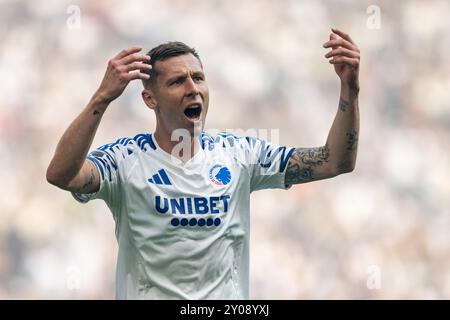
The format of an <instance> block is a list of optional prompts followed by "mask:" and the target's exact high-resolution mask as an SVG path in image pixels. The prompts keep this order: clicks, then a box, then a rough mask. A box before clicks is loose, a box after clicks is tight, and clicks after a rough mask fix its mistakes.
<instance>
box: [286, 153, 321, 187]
mask: <svg viewBox="0 0 450 320" xmlns="http://www.w3.org/2000/svg"><path fill="white" fill-rule="evenodd" d="M329 157H330V149H329V148H328V145H327V144H326V145H325V146H323V147H318V148H297V149H295V150H294V153H293V154H292V156H291V158H290V159H289V163H288V167H287V169H286V175H285V183H286V184H287V185H291V184H296V183H304V182H309V181H314V180H316V179H317V178H318V177H316V176H315V172H314V169H315V168H318V167H321V166H323V165H324V164H325V163H326V162H328V158H329Z"/></svg>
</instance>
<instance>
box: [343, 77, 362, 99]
mask: <svg viewBox="0 0 450 320" xmlns="http://www.w3.org/2000/svg"><path fill="white" fill-rule="evenodd" d="M358 94H359V81H358V80H354V81H350V82H343V81H341V97H343V98H344V99H346V100H354V99H357V98H358Z"/></svg>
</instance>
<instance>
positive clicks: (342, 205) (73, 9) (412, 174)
mask: <svg viewBox="0 0 450 320" xmlns="http://www.w3.org/2000/svg"><path fill="white" fill-rule="evenodd" d="M371 5H376V6H378V8H379V9H380V11H379V13H380V15H378V14H377V11H376V9H377V7H375V9H373V8H374V7H370V6H371ZM373 10H375V11H373ZM449 16H450V2H449V1H446V0H442V1H420V0H414V1H413V0H410V1H401V2H400V1H376V2H375V1H356V0H354V1H312V0H311V1H300V0H291V1H288V0H283V1H274V0H258V1H256V0H254V1H250V0H239V1H237V0H227V1H217V0H216V1H212V0H211V1H184V0H179V1H165V0H164V1H163V0H153V1H149V0H145V1H134V0H133V1H132V0H127V1H77V0H73V1H61V0H39V1H20V0H11V1H8V0H0V26H1V27H0V75H1V85H0V166H1V168H2V170H1V178H0V186H1V195H0V197H1V201H0V298H2V299H43V298H48V299H81V298H87V299H111V298H114V286H115V285H114V281H115V263H116V254H117V244H116V240H115V237H114V223H113V219H112V216H111V214H110V212H109V210H108V208H107V207H106V205H105V204H104V203H103V202H101V201H93V202H91V203H89V204H88V205H81V204H79V203H77V202H76V201H75V200H74V199H73V198H72V197H71V195H70V194H69V193H67V192H64V191H61V190H59V189H57V188H55V187H53V186H51V185H49V184H48V183H47V182H46V179H45V171H46V168H47V165H48V163H49V161H50V159H51V157H52V155H53V152H54V149H55V147H56V144H57V141H58V140H59V138H60V136H61V135H62V133H63V131H64V130H65V128H66V127H67V126H68V125H69V123H70V122H71V121H72V119H73V118H74V117H75V116H76V115H77V114H78V113H79V112H80V111H81V109H82V108H83V107H84V106H85V105H86V103H87V102H88V100H89V99H90V97H91V95H92V94H93V93H94V91H95V90H96V89H97V87H98V85H99V83H100V80H101V79H102V76H103V74H104V71H105V67H106V62H107V60H108V59H109V58H111V57H113V56H114V55H115V54H116V53H117V52H118V51H120V50H121V49H122V48H125V47H129V46H132V45H140V46H143V47H144V48H146V49H150V48H152V47H153V46H155V45H157V44H159V43H161V42H166V41H169V40H180V41H183V42H186V43H187V44H189V45H192V46H194V47H195V48H197V49H198V51H199V53H200V56H201V57H202V60H203V62H204V65H205V71H206V75H207V78H208V80H209V85H210V92H211V104H210V113H209V116H208V119H207V128H219V129H223V130H225V129H234V128H242V129H248V128H266V129H277V128H278V129H280V142H281V143H283V144H285V145H290V146H303V147H313V146H320V145H323V144H324V142H325V139H326V137H327V134H328V130H329V129H330V127H331V124H332V121H333V119H334V116H335V113H336V110H337V103H338V98H339V80H338V78H337V76H336V75H335V73H334V70H333V68H332V66H331V65H329V64H328V63H327V60H326V59H325V58H324V54H325V53H326V50H324V49H323V48H322V44H323V43H324V42H325V41H326V40H327V39H328V35H329V32H330V28H331V27H332V26H333V25H335V26H337V27H340V28H342V29H343V30H345V31H347V32H348V33H349V34H350V35H351V36H352V37H353V39H354V40H355V42H356V43H357V44H358V45H359V47H360V49H361V53H362V59H361V72H360V83H361V92H360V112H361V133H360V140H359V151H358V161H357V167H356V169H355V171H354V172H353V173H351V174H346V175H342V176H339V177H337V178H334V179H331V180H325V181H319V182H314V183H309V184H305V185H299V186H294V187H293V188H292V189H291V190H290V191H288V192H284V191H261V192H257V193H255V194H253V195H252V212H251V215H252V234H251V297H252V298H254V299H312V298H324V299H331V298H336V299H347V298H356V299H379V298H385V299H394V298H405V299H417V298H423V299H435V298H446V299H449V298H450V215H449V213H450V212H449V207H450V206H449V198H450V182H449V180H448V178H449V177H450V161H449V156H450V148H449V141H450V139H449V134H450V108H449V107H450V99H449V88H450V59H449V58H448V57H449V56H450V32H449V30H450V19H449ZM378 17H379V18H380V20H377V18H378ZM374 19H375V20H374ZM378 23H379V26H378V25H377V24H378ZM140 91H141V84H140V83H138V82H135V83H132V84H131V85H130V86H129V87H128V89H127V90H126V92H125V93H124V94H123V96H121V97H120V98H119V99H118V100H117V101H115V102H114V103H113V104H112V105H111V107H110V109H109V110H108V112H107V113H106V115H105V117H104V119H103V122H102V124H101V125H100V128H99V131H98V134H97V136H96V139H95V141H94V144H93V146H99V145H101V144H103V143H108V142H111V141H113V140H115V139H116V138H118V137H122V136H132V135H134V134H135V133H138V132H149V131H152V130H153V128H154V124H155V122H154V115H153V113H152V112H151V111H150V110H148V109H147V108H146V107H145V106H144V104H143V102H142V101H141V98H140Z"/></svg>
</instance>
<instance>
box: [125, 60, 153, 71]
mask: <svg viewBox="0 0 450 320" xmlns="http://www.w3.org/2000/svg"><path fill="white" fill-rule="evenodd" d="M151 69H152V65H151V64H148V63H142V62H133V63H130V64H127V65H126V66H125V71H126V72H129V71H133V70H148V71H150V70H151Z"/></svg>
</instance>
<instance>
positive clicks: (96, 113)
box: [92, 110, 100, 116]
mask: <svg viewBox="0 0 450 320" xmlns="http://www.w3.org/2000/svg"><path fill="white" fill-rule="evenodd" d="M99 113H100V112H99V111H98V110H94V112H92V114H93V115H94V116H96V115H98V114H99Z"/></svg>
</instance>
